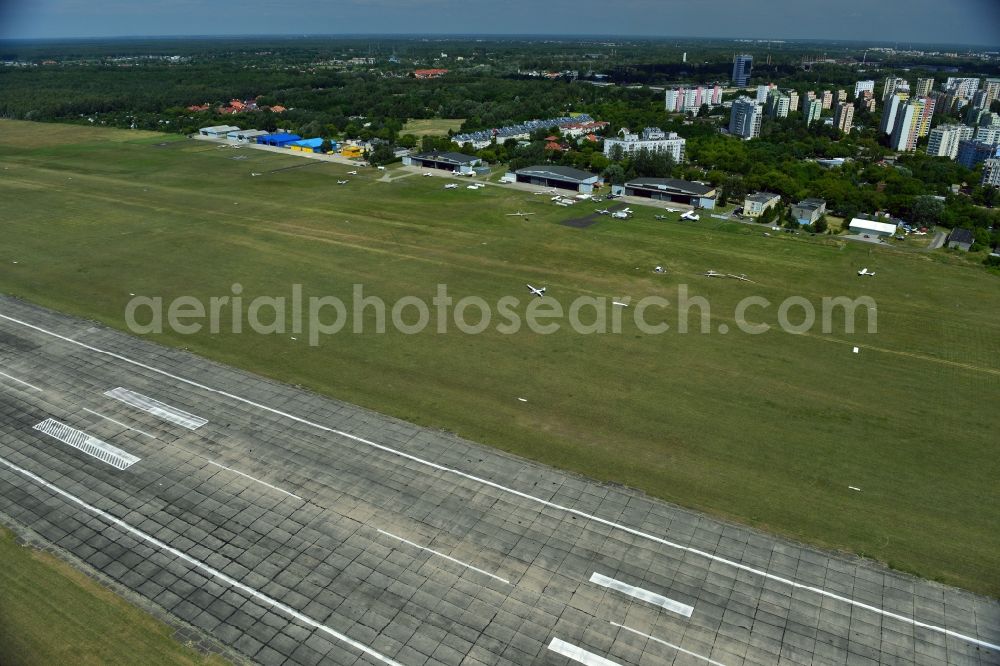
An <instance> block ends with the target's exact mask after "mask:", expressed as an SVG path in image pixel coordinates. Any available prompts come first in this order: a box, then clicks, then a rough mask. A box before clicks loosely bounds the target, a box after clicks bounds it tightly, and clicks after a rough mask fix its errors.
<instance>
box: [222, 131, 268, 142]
mask: <svg viewBox="0 0 1000 666" xmlns="http://www.w3.org/2000/svg"><path fill="white" fill-rule="evenodd" d="M265 135H267V132H265V131H264V130H257V129H246V130H233V131H232V132H226V138H227V139H229V140H230V141H234V142H236V143H255V142H256V141H257V137H259V136H265Z"/></svg>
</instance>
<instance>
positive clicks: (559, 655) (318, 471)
mask: <svg viewBox="0 0 1000 666" xmlns="http://www.w3.org/2000/svg"><path fill="white" fill-rule="evenodd" d="M0 373H2V374H0V512H2V513H3V514H5V515H6V516H7V517H8V518H9V519H10V520H12V521H13V522H14V524H15V525H14V526H15V527H17V526H21V527H27V528H29V529H30V530H32V531H34V532H35V533H36V534H38V535H40V536H41V537H42V538H43V539H45V540H46V541H48V542H49V543H52V544H54V545H56V546H57V547H58V548H60V549H61V550H62V551H64V552H66V553H68V554H69V555H70V556H71V557H72V558H76V559H77V560H78V561H79V562H80V563H82V564H83V566H85V567H91V568H93V569H95V570H97V571H98V572H100V573H101V574H103V575H105V576H106V577H108V578H110V579H113V580H114V581H117V582H118V583H120V584H121V585H123V586H125V587H127V588H129V589H131V590H134V591H135V592H136V593H137V594H138V595H140V596H141V597H143V598H145V599H146V600H149V602H150V603H151V604H152V605H153V606H154V607H159V608H162V609H164V610H165V611H167V612H168V613H169V614H170V615H172V616H173V617H175V618H179V619H180V620H182V621H183V622H186V623H189V624H190V625H193V626H194V627H197V628H198V629H200V630H201V631H203V632H205V633H206V634H208V635H209V636H211V637H213V638H214V639H216V640H217V641H219V642H220V643H222V644H224V645H227V646H230V647H231V648H233V649H235V650H236V651H237V652H239V653H241V654H242V655H245V656H247V657H249V658H250V659H252V660H253V661H256V662H259V663H262V664H285V663H287V664H318V663H324V664H401V665H402V666H420V665H422V664H449V665H455V664H470V665H478V664H491V665H492V664H504V665H508V666H524V665H526V664H558V665H569V664H584V665H589V666H603V665H608V664H617V665H619V666H627V665H640V666H646V665H649V666H653V665H660V664H698V665H702V666H704V665H706V664H714V665H719V664H724V665H725V666H738V665H740V664H777V663H783V664H784V663H787V664H877V663H883V664H942V663H950V664H997V663H1000V647H998V645H1000V603H998V602H997V601H996V600H994V599H988V598H983V597H979V596H976V595H974V594H971V593H968V592H965V591H962V590H958V589H954V588H949V587H945V586H942V585H939V584H936V583H933V582H929V581H922V580H917V579H915V578H912V577H909V576H906V575H903V574H897V573H895V572H891V571H887V570H885V569H883V568H880V567H878V566H876V565H874V564H873V563H871V562H867V561H862V560H857V559H850V558H847V557H844V556H841V555H837V554H832V553H827V552H822V551H819V550H817V549H814V548H810V547H806V546H801V545H797V544H794V543H791V542H789V541H787V540H783V539H779V538H775V537H772V536H769V535H766V534H763V533H761V532H758V531H755V530H752V529H748V528H744V527H738V526H734V525H730V524H727V523H724V522H721V521H718V520H715V519H712V518H708V517H706V516H702V515H699V514H696V513H693V512H690V511H685V510H682V509H679V508H677V507H674V506H672V505H669V504H667V503H664V502H659V501H655V500H652V499H649V498H647V497H645V496H643V495H642V494H640V493H637V492H633V491H629V490H627V489H623V488H618V487H611V486H607V485H602V484H599V483H595V482H591V481H587V480H585V479H581V478H579V477H577V476H574V475H571V474H568V473H565V472H560V471H557V470H554V469H550V468H547V467H544V466H542V465H537V464H533V463H530V462H526V461H524V460H520V459H517V458H514V457H512V456H507V455H504V454H502V453H499V452H496V451H494V450H491V449H488V448H486V447H483V446H480V445H477V444H475V443H472V442H468V441H464V440H461V439H459V438H457V437H454V436H451V435H448V434H445V433H441V432H438V431H434V430H430V429H426V428H420V427H417V426H414V425H410V424H408V423H403V422H400V421H397V420H394V419H391V418H389V417H386V416H382V415H380V414H376V413H372V412H369V411H366V410H364V409H361V408H359V407H356V406H353V405H349V404H345V403H341V402H337V401H334V400H330V399H327V398H323V397H320V396H317V395H314V394H311V393H308V392H306V391H302V390H299V389H296V388H294V387H290V386H285V385H281V384H277V383H275V382H272V381H269V380H266V379H262V378H260V377H257V376H254V375H251V374H248V373H245V372H241V371H238V370H234V369H232V368H228V367H225V366H221V365H218V364H215V363H211V362H208V361H205V360H202V359H199V358H197V357H195V356H193V355H191V354H188V353H186V352H183V351H179V350H171V349H166V348H163V347H160V346H157V345H154V344H150V343H148V342H146V341H143V340H141V339H138V338H135V337H132V336H129V335H125V334H122V333H119V332H115V331H112V330H108V329H105V328H100V327H94V326H93V325H92V324H90V323H88V322H84V321H81V320H78V319H74V318H71V317H68V316H65V315H62V314H59V313H55V312H52V311H49V310H45V309H43V308H40V307H36V306H33V305H29V304H26V303H23V302H21V301H17V300H14V299H10V298H6V297H0Z"/></svg>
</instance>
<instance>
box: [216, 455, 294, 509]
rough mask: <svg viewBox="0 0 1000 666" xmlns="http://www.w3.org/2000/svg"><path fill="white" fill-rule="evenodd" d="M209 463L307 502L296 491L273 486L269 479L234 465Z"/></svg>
mask: <svg viewBox="0 0 1000 666" xmlns="http://www.w3.org/2000/svg"><path fill="white" fill-rule="evenodd" d="M208 464H209V465H215V466H216V467H220V468H222V469H224V470H226V471H227V472H232V473H233V474H239V475H240V476H244V477H246V478H248V479H250V480H251V481H256V482H257V483H259V484H260V485H262V486H267V487H268V488H270V489H271V490H277V491H278V492H279V493H285V494H286V495H288V496H290V497H294V498H295V499H297V500H302V501H303V502H305V500H304V499H302V498H301V497H299V496H298V495H296V494H295V493H290V492H288V491H287V490H285V489H283V488H279V487H278V486H272V485H271V484H270V483H268V482H267V481H261V480H260V479H258V478H255V477H252V476H250V475H249V474H244V473H243V472H241V471H239V470H238V469H233V468H232V467H226V466H225V465H220V464H219V463H217V462H213V461H211V460H209V461H208Z"/></svg>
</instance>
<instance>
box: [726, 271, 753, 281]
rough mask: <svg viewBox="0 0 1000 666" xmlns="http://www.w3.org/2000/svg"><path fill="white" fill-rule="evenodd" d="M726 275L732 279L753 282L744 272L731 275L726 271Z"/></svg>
mask: <svg viewBox="0 0 1000 666" xmlns="http://www.w3.org/2000/svg"><path fill="white" fill-rule="evenodd" d="M726 277H731V278H733V279H734V280H742V281H743V282H753V280H751V279H750V278H748V277H747V276H746V273H740V274H739V275H733V274H732V273H727V274H726Z"/></svg>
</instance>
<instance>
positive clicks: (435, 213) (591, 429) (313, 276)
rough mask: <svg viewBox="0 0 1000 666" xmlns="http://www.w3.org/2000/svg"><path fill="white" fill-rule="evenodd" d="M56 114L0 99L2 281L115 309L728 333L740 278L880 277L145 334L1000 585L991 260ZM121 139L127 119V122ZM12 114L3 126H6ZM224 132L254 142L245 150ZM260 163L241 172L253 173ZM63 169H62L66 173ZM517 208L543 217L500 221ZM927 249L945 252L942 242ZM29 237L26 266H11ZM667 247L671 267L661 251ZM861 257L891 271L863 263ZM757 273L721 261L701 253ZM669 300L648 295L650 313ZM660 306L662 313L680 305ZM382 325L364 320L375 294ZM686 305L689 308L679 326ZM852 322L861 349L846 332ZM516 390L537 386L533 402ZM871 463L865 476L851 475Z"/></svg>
mask: <svg viewBox="0 0 1000 666" xmlns="http://www.w3.org/2000/svg"><path fill="white" fill-rule="evenodd" d="M52 127H53V126H52V125H32V124H27V123H15V122H2V123H0V167H7V170H2V169H0V198H2V200H3V201H4V202H5V204H4V213H3V219H2V220H0V225H2V233H3V244H2V245H0V291H4V292H6V293H10V294H16V295H19V296H22V297H24V298H27V299H29V300H32V301H36V302H39V303H41V304H44V305H47V306H50V307H53V308H56V309H59V310H63V311H66V312H70V313H74V314H77V315H82V316H86V317H90V318H94V319H98V320H100V321H102V322H104V323H106V324H108V325H111V326H115V327H118V328H123V327H124V323H123V312H124V308H125V305H126V303H127V302H128V300H129V294H130V293H137V294H145V295H153V296H162V297H164V298H165V299H166V300H168V301H169V299H171V298H173V297H176V296H180V295H188V294H191V295H195V296H198V297H200V298H203V299H207V298H208V297H210V296H224V295H227V294H229V293H230V285H232V284H233V283H234V282H239V283H241V284H242V285H243V287H244V296H245V298H246V299H247V300H249V299H250V298H252V297H254V296H257V295H262V294H266V295H275V296H277V295H288V294H289V293H290V290H291V285H292V284H293V283H299V284H302V285H303V290H304V292H305V294H306V295H307V296H309V295H325V294H331V295H336V296H340V297H341V298H344V299H345V300H346V299H348V297H349V295H350V293H351V286H352V285H353V284H355V283H363V284H364V285H365V292H366V293H367V294H377V295H379V296H381V297H382V298H384V299H385V300H387V301H388V302H390V303H392V302H395V301H396V299H398V298H400V297H402V296H404V295H411V294H412V295H417V296H423V297H425V298H426V299H428V300H429V299H430V297H431V296H432V295H433V294H434V291H435V286H436V285H437V284H439V283H446V284H447V285H448V286H449V291H450V293H451V295H452V296H453V297H454V298H455V300H458V299H459V298H461V297H463V296H468V295H479V296H482V297H483V298H485V299H486V300H487V301H489V302H491V303H493V302H496V300H497V299H499V298H500V297H501V296H505V295H514V296H516V297H518V298H520V299H522V303H521V307H520V312H521V313H522V314H523V308H524V304H525V303H526V301H527V298H526V290H525V288H524V284H525V283H526V282H531V283H532V284H544V285H547V286H548V288H549V293H550V294H551V295H553V296H555V297H556V298H557V299H558V300H560V301H561V302H562V303H563V304H564V305H565V306H568V304H569V303H570V302H571V300H572V299H573V298H575V297H577V296H580V295H592V296H608V297H613V298H618V297H623V296H631V297H632V298H633V302H634V301H635V300H638V299H639V298H641V297H643V296H647V295H660V296H663V297H666V298H668V299H670V300H671V301H675V300H676V295H677V292H676V290H677V288H678V285H680V284H688V285H689V289H690V292H691V293H692V294H695V295H701V296H705V297H706V298H708V299H709V301H710V302H711V307H712V328H713V331H715V330H716V329H717V326H718V325H719V324H727V325H729V326H730V328H731V329H734V328H735V327H734V322H733V314H732V313H733V311H734V308H735V306H736V304H737V302H738V301H739V300H740V299H741V298H742V297H744V296H746V295H759V296H763V297H765V298H767V299H768V300H769V301H770V302H771V303H773V304H774V305H773V306H772V307H771V308H770V309H769V310H768V311H766V312H764V311H761V310H754V311H752V315H753V318H755V319H760V320H762V321H767V322H770V323H774V322H775V317H776V315H775V311H776V309H777V304H778V303H780V302H781V301H782V300H783V299H785V298H786V297H788V296H791V295H801V296H804V297H806V298H807V299H809V300H810V301H811V302H812V303H815V304H819V303H820V299H821V298H822V297H824V296H839V295H845V296H851V297H854V296H858V295H861V294H868V295H870V296H872V297H873V298H874V299H875V300H876V301H877V302H878V305H879V308H878V325H879V326H878V333H877V334H868V333H866V332H864V331H865V329H864V327H863V326H862V327H861V331H862V332H859V333H855V334H845V333H842V332H837V331H836V330H835V331H834V332H831V333H822V332H819V331H814V332H811V333H810V334H808V335H790V334H786V333H782V332H778V331H772V332H770V333H767V334H765V335H758V336H749V335H745V334H741V333H729V334H727V335H722V334H719V333H718V332H713V333H711V334H698V333H689V334H686V335H684V334H679V333H676V332H670V333H668V334H665V335H657V336H649V335H642V334H640V333H639V332H638V331H637V330H635V328H634V326H630V325H626V326H625V327H624V331H623V333H622V334H617V335H615V334H609V335H578V334H574V333H572V332H570V331H568V330H562V331H560V332H559V333H556V334H554V335H548V336H543V335H536V334H532V333H530V332H528V331H526V330H525V331H522V332H520V333H518V334H515V335H502V334H500V333H498V332H496V331H495V330H494V328H493V327H491V328H490V329H489V330H488V331H487V332H486V333H483V334H481V335H476V336H472V335H463V334H459V333H456V332H454V330H453V332H452V333H449V334H447V335H438V334H436V333H434V332H431V331H429V332H425V333H422V334H418V335H413V336H407V335H403V334H400V333H387V334H384V335H377V334H366V335H354V334H350V333H341V334H338V335H336V336H331V337H329V338H327V339H325V340H324V341H323V344H322V345H321V346H319V347H315V348H313V347H309V346H307V345H306V344H305V342H304V340H305V336H304V335H298V336H296V337H298V338H299V339H298V340H292V339H291V337H292V335H294V334H285V335H273V336H261V335H254V334H244V335H234V334H231V333H230V334H224V333H223V334H217V335H210V334H207V333H202V334H198V335H193V336H183V335H179V334H174V333H170V334H163V335H158V336H151V337H152V338H153V339H154V340H156V341H157V342H161V343H164V344H169V345H175V346H184V347H188V348H190V349H191V350H193V351H195V352H197V353H199V354H202V355H204V356H206V357H209V358H213V359H216V360H219V361H222V362H226V363H231V364H233V365H236V366H239V367H242V368H246V369H248V370H251V371H254V372H258V373H261V374H264V375H267V376H270V377H274V378H277V379H280V380H282V381H286V382H290V383H296V384H302V385H304V386H306V387H309V388H311V389H313V390H316V391H319V392H321V393H325V394H327V395H331V396H335V397H337V398H340V399H344V400H349V401H352V402H355V403H357V404H360V405H364V406H366V407H369V408H372V409H376V410H379V411H382V412H385V413H388V414H392V415H394V416H397V417H400V418H403V419H407V420H410V421H413V422H416V423H420V424H425V425H429V426H436V427H440V428H445V429H448V430H450V431H454V432H457V433H459V434H461V435H463V436H466V437H469V438H471V439H473V440H476V441H480V442H484V443H486V444H490V445H492V446H496V447H498V448H502V449H504V450H507V451H511V452H513V453H516V454H519V455H523V456H526V457H529V458H532V459H535V460H538V461H541V462H544V463H548V464H552V465H555V466H558V467H562V468H565V469H569V470H573V471H575V472H579V473H582V474H586V475H589V476H591V477H594V478H597V479H604V480H611V481H616V482H619V483H624V484H628V485H630V486H634V487H637V488H641V489H643V490H644V491H646V492H648V493H650V494H651V495H655V496H657V497H662V498H664V499H667V500H670V501H673V502H677V503H679V504H682V505H684V506H688V507H692V508H695V509H699V510H704V511H707V512H709V513H712V514H714V515H718V516H722V517H725V518H730V519H734V520H738V521H741V522H744V523H748V524H752V525H756V526H759V527H762V528H765V529H768V530H771V531H774V532H777V533H780V534H784V535H788V536H791V537H793V538H797V539H801V540H805V541H808V542H811V543H814V544H818V545H821V546H825V547H831V548H839V549H844V550H847V551H851V552H855V553H863V554H865V555H867V556H870V557H875V558H878V559H880V560H882V561H885V562H892V563H893V566H896V567H898V568H900V569H905V570H907V571H913V572H917V573H919V574H920V575H922V576H926V577H930V578H936V579H939V580H942V581H945V582H947V583H950V584H955V585H960V586H964V587H966V588H968V589H972V590H976V591H979V592H985V593H989V594H993V595H996V594H998V593H1000V579H998V578H997V576H996V571H997V570H1000V517H998V509H997V507H998V506H1000V484H997V483H996V479H997V478H998V474H1000V462H998V461H1000V456H998V445H997V441H998V438H997V436H996V435H997V423H996V416H995V407H994V406H995V405H997V404H1000V289H998V287H1000V279H998V278H997V276H995V275H992V274H989V273H987V272H986V271H984V270H982V269H981V268H978V267H974V266H969V265H967V264H965V263H963V262H956V261H947V260H938V259H935V258H932V256H931V255H928V254H923V253H915V252H901V251H893V250H892V249H891V248H881V247H873V246H870V245H867V244H857V243H849V242H847V241H844V240H842V239H837V238H835V237H815V238H809V237H807V236H792V235H789V234H778V235H773V237H770V238H767V237H765V236H764V235H763V229H758V228H756V227H754V226H752V225H743V224H730V223H724V222H722V221H719V220H714V219H712V218H709V217H708V216H703V219H702V221H701V222H698V223H682V222H678V221H676V216H672V219H671V220H668V221H657V220H655V219H654V218H653V215H654V211H653V210H652V209H644V208H638V207H637V208H636V210H637V215H636V216H635V218H634V219H632V220H629V221H628V222H621V221H617V220H611V219H606V218H602V220H601V221H600V222H599V223H598V224H596V225H595V226H592V227H590V228H588V229H573V228H569V227H566V226H563V225H561V224H559V222H560V221H562V220H564V219H569V218H574V217H579V216H581V215H584V214H586V213H589V212H591V209H592V208H596V207H597V206H595V205H593V204H580V205H577V206H574V207H570V208H559V207H555V206H552V205H551V203H550V202H549V201H548V197H539V196H532V195H531V194H528V193H526V192H523V191H519V190H516V189H509V188H504V187H501V186H490V187H488V188H486V189H485V190H481V191H478V192H473V191H469V190H466V189H465V188H464V187H463V188H460V189H458V190H454V191H445V190H443V188H442V184H443V182H444V180H443V179H439V178H423V177H419V176H415V177H407V178H402V179H399V180H396V181H394V182H392V183H381V182H377V178H378V176H379V173H378V172H376V171H375V170H363V171H362V172H361V173H360V175H359V176H357V177H351V182H350V183H349V184H348V185H347V186H337V185H336V184H335V180H336V178H338V177H343V174H344V173H345V172H346V170H347V169H349V168H350V167H341V166H339V165H336V164H327V163H311V164H310V165H309V166H308V167H303V168H297V169H288V170H284V171H277V172H275V173H271V172H272V171H273V170H275V169H280V168H283V167H288V166H295V165H299V164H303V163H304V161H305V160H303V159H302V158H296V157H293V156H291V155H289V156H284V155H275V154H270V153H264V152H261V151H254V150H250V149H247V150H241V151H234V150H230V149H217V148H215V147H214V146H212V145H210V144H206V143H203V142H197V141H187V140H177V139H176V138H171V139H169V141H170V143H169V146H168V147H161V146H157V145H156V144H157V143H161V142H163V141H164V139H163V138H159V137H149V136H142V135H133V136H136V138H135V140H133V141H124V142H123V141H121V140H118V141H117V142H115V143H109V142H102V141H98V140H96V139H95V137H94V136H93V135H91V134H82V135H81V136H80V139H79V140H78V141H68V142H67V143H64V144H61V145H48V146H46V145H38V146H36V145H34V144H33V142H32V141H31V140H26V137H27V139H30V137H31V136H34V135H38V136H45V135H46V134H47V133H49V132H50V131H51V128H52ZM114 136H115V137H116V138H118V134H117V133H116V134H115V135H114ZM9 137H18V138H17V140H16V141H13V140H8V138H9ZM236 155H246V156H247V158H248V159H246V160H242V161H237V160H233V159H232V158H233V157H234V156H236ZM251 171H253V172H258V173H264V174H265V175H264V176H260V177H251V176H250V172H251ZM70 179H72V180H70ZM516 210H522V211H531V212H535V213H537V214H536V215H534V216H531V217H524V218H519V217H508V216H507V215H506V213H509V212H513V211H516ZM933 256H934V257H937V255H933ZM13 261H17V262H18V263H17V264H13V263H12V262H13ZM657 264H662V265H664V266H666V267H667V269H668V274H667V275H665V276H661V275H654V274H653V273H652V271H651V268H652V267H653V266H654V265H657ZM861 266H868V267H869V268H871V269H873V270H876V271H877V272H878V277H877V278H875V279H863V278H858V277H857V276H856V275H855V272H856V271H857V269H858V268H860V267H861ZM709 268H712V269H716V270H720V271H724V272H736V273H746V274H747V275H749V276H750V277H751V278H752V279H754V280H755V281H756V282H755V283H754V284H749V283H744V282H738V281H735V280H713V279H709V278H705V277H703V276H701V273H702V272H704V271H705V270H706V269H709ZM656 312H657V311H656V310H652V311H651V313H653V314H655V313H656ZM669 316H670V318H671V320H672V321H673V320H675V319H676V313H675V312H670V313H669ZM368 324H369V326H371V324H372V322H371V321H370V317H369V322H368ZM675 328H676V326H675ZM853 345H859V346H861V347H862V348H863V349H862V353H861V354H858V355H855V354H852V353H851V347H852V346H853ZM518 397H524V398H527V400H528V402H526V403H525V402H520V401H518V400H517V398H518ZM848 486H858V487H860V488H862V492H860V493H858V492H853V491H850V490H848Z"/></svg>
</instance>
